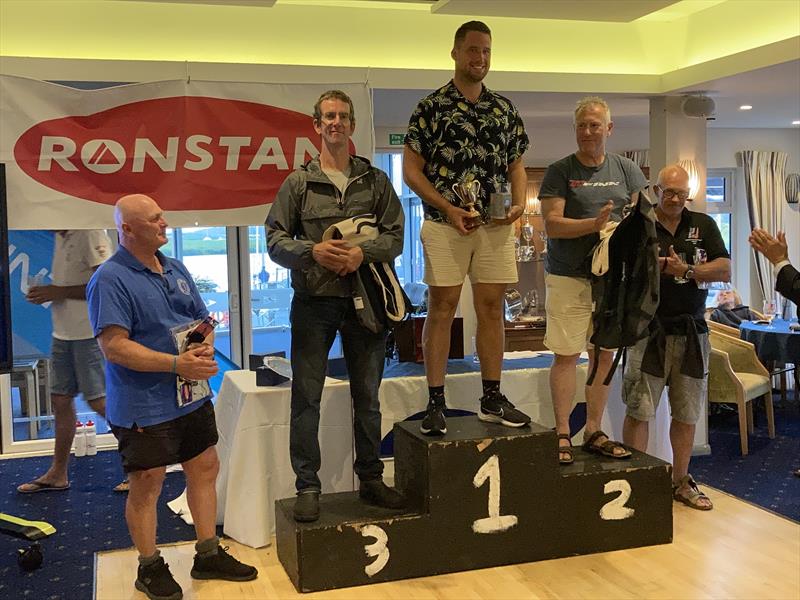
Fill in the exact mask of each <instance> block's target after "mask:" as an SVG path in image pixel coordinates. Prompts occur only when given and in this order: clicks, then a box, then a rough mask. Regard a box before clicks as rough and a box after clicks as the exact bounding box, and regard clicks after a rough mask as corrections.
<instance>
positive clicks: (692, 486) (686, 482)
mask: <svg viewBox="0 0 800 600" xmlns="http://www.w3.org/2000/svg"><path fill="white" fill-rule="evenodd" d="M684 486H685V487H686V488H687V489H688V492H687V493H686V495H684V494H679V493H678V490H680V489H681V488H683V487H684ZM672 498H673V499H674V500H676V501H678V502H681V503H683V504H685V505H686V506H688V507H689V508H694V509H695V510H711V509H712V508H714V505H713V504H712V502H711V498H709V497H708V496H706V495H705V494H704V493H703V492H701V491H700V488H699V487H697V483H695V480H694V479H693V478H692V476H691V475H684V476H683V477H682V478H681V480H680V481H679V482H678V484H677V485H675V484H673V485H672ZM703 500H707V501H708V504H701V503H700V502H701V501H703Z"/></svg>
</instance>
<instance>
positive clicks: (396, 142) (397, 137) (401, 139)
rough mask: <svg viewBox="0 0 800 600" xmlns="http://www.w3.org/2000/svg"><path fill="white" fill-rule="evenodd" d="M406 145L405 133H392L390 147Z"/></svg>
mask: <svg viewBox="0 0 800 600" xmlns="http://www.w3.org/2000/svg"><path fill="white" fill-rule="evenodd" d="M405 143H406V134H405V133H390V134H389V145H390V146H402V145H403V144H405Z"/></svg>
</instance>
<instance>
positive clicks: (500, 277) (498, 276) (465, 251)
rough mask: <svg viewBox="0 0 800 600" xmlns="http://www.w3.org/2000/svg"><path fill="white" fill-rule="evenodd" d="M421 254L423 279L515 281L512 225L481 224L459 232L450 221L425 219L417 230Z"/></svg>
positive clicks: (450, 283)
mask: <svg viewBox="0 0 800 600" xmlns="http://www.w3.org/2000/svg"><path fill="white" fill-rule="evenodd" d="M419 237H420V240H421V241H422V248H423V251H424V252H423V254H424V255H425V279H424V281H425V283H427V284H428V285H433V286H442V287H448V286H454V285H461V284H462V283H464V278H465V277H466V276H467V275H469V278H470V281H471V282H472V283H516V282H517V281H518V279H519V278H518V277H517V262H516V257H515V254H514V226H513V225H482V226H481V227H479V228H478V230H477V231H475V232H474V233H471V234H469V235H461V234H460V233H459V232H458V231H457V230H456V229H455V228H454V227H453V226H452V225H448V224H447V223H435V222H433V221H428V220H426V221H425V222H424V223H423V224H422V230H421V231H420V234H419Z"/></svg>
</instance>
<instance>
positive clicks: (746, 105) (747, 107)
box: [739, 104, 753, 110]
mask: <svg viewBox="0 0 800 600" xmlns="http://www.w3.org/2000/svg"><path fill="white" fill-rule="evenodd" d="M739 110H753V107H752V106H750V105H749V104H742V105H741V106H740V107H739Z"/></svg>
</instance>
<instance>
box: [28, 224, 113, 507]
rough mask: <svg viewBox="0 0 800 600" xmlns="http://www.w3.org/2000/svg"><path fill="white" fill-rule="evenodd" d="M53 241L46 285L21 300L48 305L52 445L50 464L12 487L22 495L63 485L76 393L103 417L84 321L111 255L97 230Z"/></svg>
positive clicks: (98, 375)
mask: <svg viewBox="0 0 800 600" xmlns="http://www.w3.org/2000/svg"><path fill="white" fill-rule="evenodd" d="M53 242H54V246H53V263H52V267H51V279H52V284H50V285H37V286H35V287H31V288H29V289H28V294H27V296H26V299H27V300H28V302H32V303H33V304H45V303H47V302H50V303H51V304H50V317H51V319H52V323H53V343H52V348H51V352H50V356H51V363H50V376H51V388H50V399H51V401H52V404H53V421H54V426H55V427H54V428H55V445H54V446H53V460H52V462H51V463H50V468H49V469H48V470H47V471H46V472H45V473H44V474H43V475H40V476H39V477H37V478H36V479H34V480H33V481H29V482H28V483H23V484H22V485H20V486H18V487H17V491H18V492H20V493H22V494H33V493H35V492H52V491H58V490H66V489H69V486H70V481H69V476H68V466H69V454H70V450H71V448H72V441H73V439H74V437H75V422H76V421H77V414H76V412H75V396H76V395H77V394H78V393H80V394H82V395H83V399H84V400H85V401H86V403H87V404H88V405H89V407H90V408H91V409H92V410H93V411H94V412H96V413H97V414H98V415H100V416H101V417H104V418H105V416H106V381H105V375H104V372H103V370H104V368H105V363H104V361H103V353H102V352H101V351H100V347H99V346H98V345H97V340H96V339H94V336H93V335H92V327H91V325H90V324H89V309H88V307H87V306H86V284H87V283H88V282H89V278H90V277H91V276H92V273H94V272H95V270H96V269H97V267H99V266H100V265H101V264H102V263H103V262H104V261H105V260H106V259H107V258H108V257H109V256H111V241H110V240H109V239H108V236H107V235H106V232H105V231H103V230H102V229H87V230H77V229H76V230H62V231H56V232H55V237H54V239H53ZM127 488H128V483H127V481H123V482H122V483H120V484H119V485H117V487H115V488H114V490H115V491H118V492H124V491H127Z"/></svg>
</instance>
